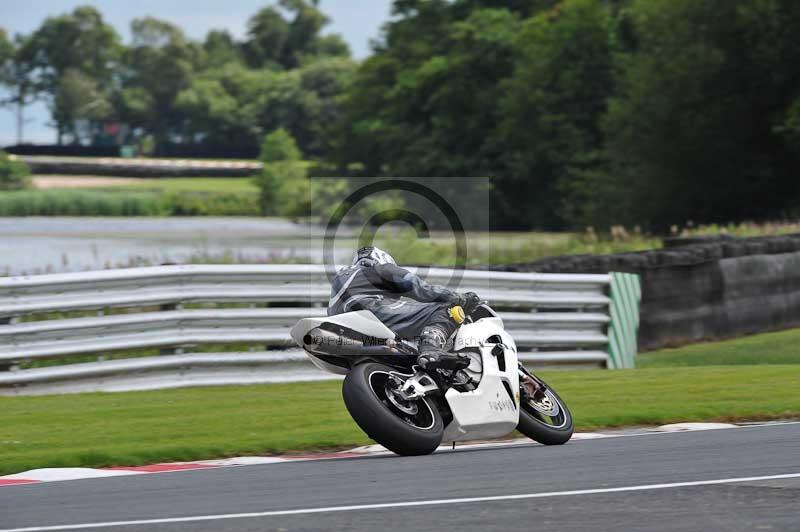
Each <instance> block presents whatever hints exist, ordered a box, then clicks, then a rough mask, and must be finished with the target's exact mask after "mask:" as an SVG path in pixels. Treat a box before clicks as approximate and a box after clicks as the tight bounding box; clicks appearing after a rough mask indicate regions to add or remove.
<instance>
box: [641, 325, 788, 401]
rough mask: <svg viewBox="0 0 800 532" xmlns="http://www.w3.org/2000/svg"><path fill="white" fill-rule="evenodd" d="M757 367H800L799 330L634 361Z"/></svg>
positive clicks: (702, 345)
mask: <svg viewBox="0 0 800 532" xmlns="http://www.w3.org/2000/svg"><path fill="white" fill-rule="evenodd" d="M757 364H800V329H789V330H787V331H779V332H771V333H761V334H754V335H751V336H743V337H741V338H734V339H732V340H724V341H721V342H708V343H699V344H691V345H686V346H683V347H679V348H675V349H660V350H658V351H651V352H649V353H640V354H639V356H638V357H637V358H636V365H637V367H639V368H663V367H676V366H677V367H681V366H684V367H685V366H713V365H725V366H729V365H757ZM796 371H798V372H800V366H798V368H797V369H796ZM796 393H800V390H798V392H796Z"/></svg>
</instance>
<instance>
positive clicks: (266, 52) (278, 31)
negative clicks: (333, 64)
mask: <svg viewBox="0 0 800 532" xmlns="http://www.w3.org/2000/svg"><path fill="white" fill-rule="evenodd" d="M318 5H319V2H318V0H311V1H307V0H279V2H278V4H277V6H267V7H264V8H262V9H261V10H259V11H258V12H257V13H256V14H255V15H253V17H251V18H250V20H249V21H248V23H247V40H246V41H245V42H244V44H243V46H242V49H243V52H244V56H245V58H246V59H247V63H248V65H250V66H251V67H253V68H270V69H274V70H279V69H286V70H291V69H293V68H297V67H299V66H301V65H302V64H304V63H305V62H306V61H307V60H308V59H309V58H317V57H326V56H327V57H330V56H335V57H349V56H350V49H349V48H348V46H347V44H346V43H345V42H344V41H343V40H342V38H341V37H339V36H338V35H321V33H320V32H321V31H322V28H323V27H324V26H325V25H326V24H328V22H329V21H330V20H329V19H328V17H327V16H325V14H324V13H322V11H320V10H319V7H318Z"/></svg>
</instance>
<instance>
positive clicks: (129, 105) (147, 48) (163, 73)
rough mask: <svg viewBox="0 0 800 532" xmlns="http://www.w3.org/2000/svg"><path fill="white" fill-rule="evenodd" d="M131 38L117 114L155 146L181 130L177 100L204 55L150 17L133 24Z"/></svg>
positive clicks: (168, 26)
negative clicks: (151, 138)
mask: <svg viewBox="0 0 800 532" xmlns="http://www.w3.org/2000/svg"><path fill="white" fill-rule="evenodd" d="M131 35H132V40H133V43H132V46H131V47H129V48H127V49H126V50H125V55H124V59H123V63H124V67H125V68H124V72H125V76H124V78H123V81H122V88H121V92H120V95H119V96H120V97H119V101H120V114H121V115H122V117H123V118H124V119H125V120H126V121H128V122H129V123H130V124H131V125H133V126H140V127H144V128H145V129H146V130H147V131H149V132H150V133H152V134H153V136H154V137H155V139H156V142H157V143H158V142H160V141H163V140H166V139H167V137H168V135H169V133H170V132H171V131H173V130H175V129H176V128H178V127H179V126H180V124H181V121H182V117H181V115H180V113H179V112H178V108H177V106H176V100H177V98H178V94H179V93H180V92H181V91H182V90H184V89H186V88H188V87H189V85H190V84H191V82H192V77H193V74H194V71H195V69H196V68H197V67H198V66H199V65H201V64H202V62H203V60H204V51H203V48H202V47H200V46H199V45H198V44H197V43H194V42H191V41H189V40H187V39H186V37H185V35H184V34H183V31H182V30H181V29H180V28H178V27H177V26H174V25H173V24H170V23H169V22H165V21H162V20H158V19H155V18H152V17H146V18H141V19H136V20H134V21H133V22H132V23H131Z"/></svg>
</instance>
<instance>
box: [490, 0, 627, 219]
mask: <svg viewBox="0 0 800 532" xmlns="http://www.w3.org/2000/svg"><path fill="white" fill-rule="evenodd" d="M611 29H612V19H611V13H610V12H609V10H608V8H606V7H605V6H603V5H602V4H601V3H599V2H596V1H594V0H566V1H564V2H561V3H560V4H558V7H557V8H554V9H552V10H548V11H544V12H542V13H540V14H538V15H536V16H534V17H532V18H530V19H528V20H527V21H526V23H525V25H524V27H523V28H522V30H521V32H520V33H519V36H518V41H517V43H518V54H519V56H518V59H517V62H516V65H515V68H514V74H513V76H511V78H510V79H508V80H507V82H506V83H505V84H504V89H505V90H504V91H503V94H504V96H503V104H502V117H503V118H502V122H501V124H500V128H499V130H498V131H497V133H496V137H495V139H494V142H495V143H496V147H497V148H496V149H497V150H498V152H501V153H502V154H503V155H502V158H501V159H500V160H499V164H500V165H501V171H502V178H501V179H498V180H497V181H496V188H497V190H498V192H499V194H498V198H497V199H498V200H499V201H498V203H497V205H498V206H501V207H500V208H501V210H502V211H503V212H505V213H509V214H510V216H508V217H507V223H511V224H513V225H516V226H521V227H526V226H527V227H530V226H533V227H539V228H546V229H557V228H561V227H563V225H564V220H563V214H564V212H563V207H564V206H565V200H564V197H565V195H566V196H567V197H568V199H567V200H566V203H567V207H568V208H569V209H570V210H572V211H574V210H576V209H578V208H580V207H579V206H580V205H582V204H583V203H582V201H583V199H584V198H582V197H580V198H577V196H578V195H579V194H580V193H581V192H583V191H584V190H586V186H585V184H581V185H580V186H579V187H577V189H576V187H575V183H573V181H575V180H576V178H577V177H578V175H577V174H578V173H579V172H580V171H582V170H584V169H585V168H584V167H586V166H588V167H589V168H592V169H593V168H595V167H596V165H597V163H598V160H597V159H596V156H595V155H594V152H596V151H597V150H600V149H602V146H603V136H602V132H601V119H602V117H603V115H604V114H605V110H606V101H607V99H608V98H609V96H610V95H611V94H612V91H613V88H614V65H613V56H612V51H613V50H612V39H611V36H612V33H611ZM576 203H577V205H576Z"/></svg>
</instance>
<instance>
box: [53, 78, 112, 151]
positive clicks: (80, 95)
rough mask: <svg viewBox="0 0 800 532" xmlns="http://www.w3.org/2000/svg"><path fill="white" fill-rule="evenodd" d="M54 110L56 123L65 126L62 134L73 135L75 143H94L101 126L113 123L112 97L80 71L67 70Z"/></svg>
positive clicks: (62, 128)
mask: <svg viewBox="0 0 800 532" xmlns="http://www.w3.org/2000/svg"><path fill="white" fill-rule="evenodd" d="M51 108H52V113H53V119H54V120H55V121H56V123H58V124H62V126H60V129H59V134H60V135H64V134H65V133H66V134H69V135H71V136H72V139H73V141H74V142H79V141H80V140H81V138H84V139H88V140H91V139H92V137H94V136H95V135H96V134H98V133H99V131H98V129H99V127H98V126H97V124H100V123H102V122H104V121H106V120H108V119H110V117H111V115H112V113H113V107H112V105H111V102H110V101H109V98H108V95H107V94H105V93H104V92H103V91H102V90H101V89H100V87H99V85H98V82H97V81H95V80H94V79H92V78H89V77H88V76H86V75H85V74H82V73H81V72H78V71H77V70H67V71H65V72H64V74H63V75H62V76H61V79H60V80H59V82H58V85H57V87H56V92H55V97H54V100H53V102H52V105H51ZM81 123H82V124H83V125H84V128H85V130H86V131H85V132H84V134H81V131H80V129H81Z"/></svg>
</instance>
